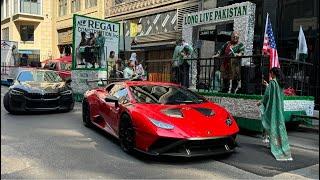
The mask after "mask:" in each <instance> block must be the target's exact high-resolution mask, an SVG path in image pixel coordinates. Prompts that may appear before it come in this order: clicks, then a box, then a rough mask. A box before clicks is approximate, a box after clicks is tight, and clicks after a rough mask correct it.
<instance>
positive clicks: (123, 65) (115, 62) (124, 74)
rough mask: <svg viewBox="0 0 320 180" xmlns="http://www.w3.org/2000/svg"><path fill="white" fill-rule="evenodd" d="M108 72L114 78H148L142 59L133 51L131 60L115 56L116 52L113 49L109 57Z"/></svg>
mask: <svg viewBox="0 0 320 180" xmlns="http://www.w3.org/2000/svg"><path fill="white" fill-rule="evenodd" d="M108 74H109V78H113V79H117V78H124V79H141V80H146V79H147V77H146V71H145V69H144V67H143V65H142V64H141V61H140V60H138V59H137V54H136V53H132V54H131V57H130V59H129V60H125V61H122V60H121V59H117V58H115V56H114V52H113V51H111V52H110V55H109V58H108Z"/></svg>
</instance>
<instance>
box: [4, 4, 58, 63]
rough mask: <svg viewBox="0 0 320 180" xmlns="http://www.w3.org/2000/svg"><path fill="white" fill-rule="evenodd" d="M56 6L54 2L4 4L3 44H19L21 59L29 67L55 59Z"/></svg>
mask: <svg viewBox="0 0 320 180" xmlns="http://www.w3.org/2000/svg"><path fill="white" fill-rule="evenodd" d="M52 6H53V1H44V0H33V1H25V0H1V40H10V41H16V42H18V49H19V51H18V53H19V56H20V58H27V59H28V61H29V63H31V62H39V61H40V60H42V59H48V58H50V57H51V56H52V43H53V42H52V23H51V22H52V8H51V7H52ZM43 7H46V8H43Z"/></svg>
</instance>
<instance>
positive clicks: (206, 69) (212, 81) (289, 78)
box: [145, 55, 320, 106]
mask: <svg viewBox="0 0 320 180" xmlns="http://www.w3.org/2000/svg"><path fill="white" fill-rule="evenodd" d="M186 61H187V62H188V64H187V63H185V66H180V68H174V67H172V60H171V59H165V60H150V61H146V62H145V63H146V64H145V65H146V70H147V72H148V80H149V81H159V82H175V83H182V85H185V81H188V83H187V86H189V87H191V88H195V89H197V90H199V91H200V90H202V91H220V92H228V91H229V92H232V93H234V92H235V91H236V90H237V91H236V93H242V94H263V93H264V86H263V85H262V79H265V80H268V79H269V57H268V56H263V55H254V56H241V57H234V58H232V59H229V61H230V63H225V62H226V59H225V58H224V57H216V58H197V59H187V60H186ZM279 61H280V65H281V69H282V71H283V72H284V74H285V76H286V82H287V84H286V88H288V87H291V88H293V89H294V90H295V92H296V94H297V95H304V96H309V95H311V96H314V97H315V98H316V106H318V105H319V91H320V89H319V79H317V80H314V77H313V76H315V73H316V72H317V69H319V67H318V66H314V65H313V64H311V63H305V62H300V61H296V60H290V59H283V58H280V59H279ZM228 66H230V67H228ZM228 68H229V69H228ZM186 69H187V70H186ZM226 69H227V72H225V70H226ZM177 71H178V72H177ZM228 72H231V73H228ZM312 78H313V80H312ZM227 79H233V80H232V82H230V81H229V80H227ZM240 80H241V81H240ZM230 84H231V85H230ZM230 87H231V88H230ZM237 88H238V89H237Z"/></svg>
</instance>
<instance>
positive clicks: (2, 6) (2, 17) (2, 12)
mask: <svg viewBox="0 0 320 180" xmlns="http://www.w3.org/2000/svg"><path fill="white" fill-rule="evenodd" d="M3 19H4V1H1V21H2V20H3Z"/></svg>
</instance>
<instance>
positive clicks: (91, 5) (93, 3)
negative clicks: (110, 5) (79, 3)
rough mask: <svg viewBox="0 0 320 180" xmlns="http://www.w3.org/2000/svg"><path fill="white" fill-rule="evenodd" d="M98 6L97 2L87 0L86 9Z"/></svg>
mask: <svg viewBox="0 0 320 180" xmlns="http://www.w3.org/2000/svg"><path fill="white" fill-rule="evenodd" d="M94 6H97V0H86V8H90V7H94Z"/></svg>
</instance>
